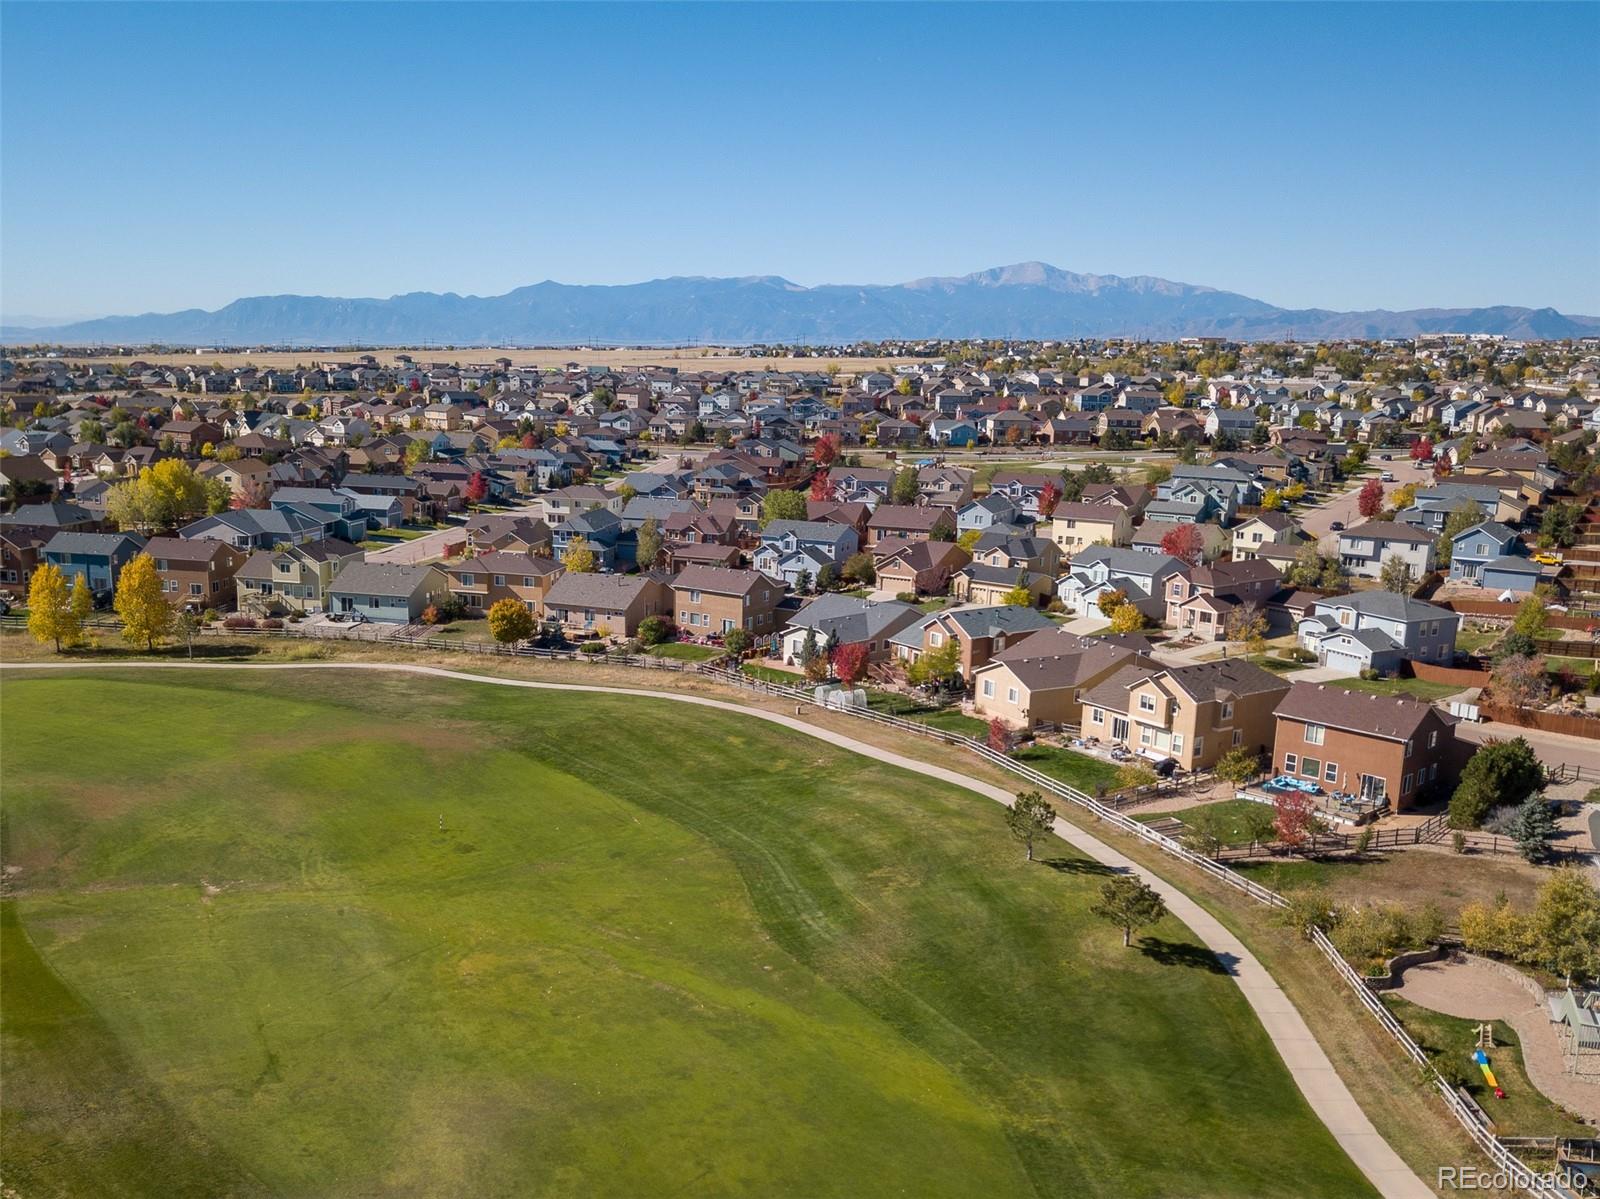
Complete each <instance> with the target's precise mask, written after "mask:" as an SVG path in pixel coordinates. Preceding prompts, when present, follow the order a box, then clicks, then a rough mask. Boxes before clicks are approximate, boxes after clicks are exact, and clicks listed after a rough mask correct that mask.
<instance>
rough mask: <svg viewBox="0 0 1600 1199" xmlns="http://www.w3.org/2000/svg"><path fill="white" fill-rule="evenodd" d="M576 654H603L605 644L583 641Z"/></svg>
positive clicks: (602, 642)
mask: <svg viewBox="0 0 1600 1199" xmlns="http://www.w3.org/2000/svg"><path fill="white" fill-rule="evenodd" d="M578 652H579V653H580V654H603V653H605V652H606V643H605V642H604V641H585V642H584V643H583V644H582V645H580V646H579V647H578Z"/></svg>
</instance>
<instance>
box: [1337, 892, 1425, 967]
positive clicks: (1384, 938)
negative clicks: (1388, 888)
mask: <svg viewBox="0 0 1600 1199" xmlns="http://www.w3.org/2000/svg"><path fill="white" fill-rule="evenodd" d="M1332 939H1333V943H1334V945H1335V946H1336V947H1337V948H1338V950H1339V952H1340V953H1342V954H1344V956H1345V958H1346V959H1347V960H1349V961H1350V962H1352V963H1354V964H1356V965H1358V966H1364V967H1368V968H1370V967H1373V966H1377V965H1380V964H1381V963H1382V962H1384V961H1386V960H1387V959H1389V958H1392V957H1394V955H1395V954H1397V953H1399V952H1400V951H1401V950H1404V949H1409V948H1411V946H1412V945H1413V944H1414V943H1415V937H1414V933H1413V930H1412V927H1411V920H1410V917H1408V916H1407V915H1406V910H1405V909H1404V908H1402V907H1400V906H1399V905H1398V904H1380V905H1375V906H1373V907H1365V908H1352V909H1350V910H1349V911H1347V912H1345V913H1344V915H1343V917H1342V918H1341V919H1340V920H1339V923H1338V927H1337V928H1335V929H1334V931H1333V934H1332Z"/></svg>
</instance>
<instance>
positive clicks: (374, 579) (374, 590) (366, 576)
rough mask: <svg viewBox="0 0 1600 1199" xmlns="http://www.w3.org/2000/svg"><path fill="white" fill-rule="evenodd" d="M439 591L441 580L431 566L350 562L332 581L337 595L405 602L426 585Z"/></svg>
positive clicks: (442, 577) (442, 580) (442, 581)
mask: <svg viewBox="0 0 1600 1199" xmlns="http://www.w3.org/2000/svg"><path fill="white" fill-rule="evenodd" d="M430 584H431V585H432V586H434V587H437V588H439V589H440V590H443V588H444V576H443V575H442V574H440V573H439V571H438V570H436V569H435V568H434V567H432V566H410V565H405V566H401V565H395V564H392V563H388V562H351V563H350V564H349V565H348V566H346V567H345V568H344V569H343V570H341V571H340V572H339V575H338V577H337V578H336V579H334V581H333V588H332V590H333V591H334V592H336V593H338V594H340V595H382V596H399V597H405V598H409V597H410V596H413V595H415V594H416V593H417V590H418V589H419V588H421V587H423V586H426V585H430Z"/></svg>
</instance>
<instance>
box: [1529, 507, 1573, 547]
mask: <svg viewBox="0 0 1600 1199" xmlns="http://www.w3.org/2000/svg"><path fill="white" fill-rule="evenodd" d="M1583 512H1584V506H1583V505H1582V504H1579V503H1576V502H1574V503H1556V504H1551V505H1550V507H1548V508H1546V509H1545V510H1544V516H1543V517H1542V518H1540V521H1539V544H1540V545H1554V546H1561V547H1563V548H1565V547H1566V546H1570V545H1572V544H1573V543H1574V542H1575V541H1577V540H1578V521H1579V520H1580V519H1581V518H1582V516H1583Z"/></svg>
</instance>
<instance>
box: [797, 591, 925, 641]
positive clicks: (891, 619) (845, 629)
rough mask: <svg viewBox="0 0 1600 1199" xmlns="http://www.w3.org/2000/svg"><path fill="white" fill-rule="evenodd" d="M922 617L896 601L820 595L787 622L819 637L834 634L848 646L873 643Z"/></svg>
mask: <svg viewBox="0 0 1600 1199" xmlns="http://www.w3.org/2000/svg"><path fill="white" fill-rule="evenodd" d="M922 615H923V613H922V612H921V611H920V610H919V609H917V608H916V607H914V606H913V605H911V604H903V603H901V602H899V601H898V600H868V599H860V598H858V597H856V596H853V595H840V594H837V593H832V592H830V593H828V594H825V595H819V596H818V597H817V598H816V599H814V600H812V601H811V602H810V603H809V604H807V605H806V606H805V607H803V608H801V609H800V611H798V612H796V613H795V614H794V615H793V616H791V617H790V618H789V623H788V625H787V626H786V627H787V628H790V629H815V630H816V631H817V634H818V636H820V637H826V636H827V635H828V634H830V633H837V634H838V637H839V641H840V642H841V643H843V644H850V643H853V642H860V641H875V640H877V639H878V638H880V637H883V636H886V635H893V634H894V633H897V632H899V631H900V630H901V629H904V628H906V627H907V626H909V625H912V624H916V623H917V622H918V621H919V620H920V619H921V617H922Z"/></svg>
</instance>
